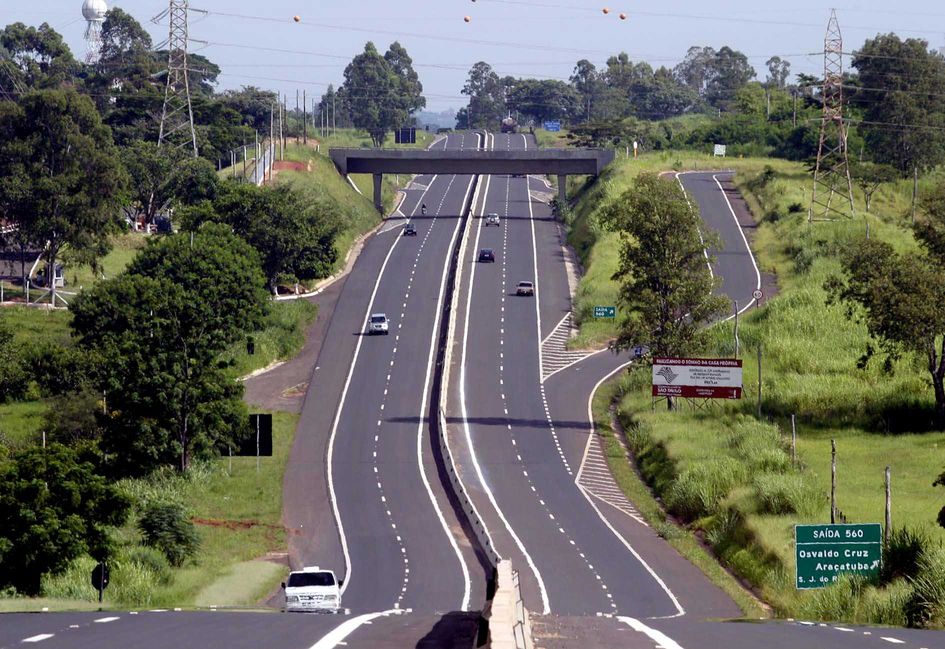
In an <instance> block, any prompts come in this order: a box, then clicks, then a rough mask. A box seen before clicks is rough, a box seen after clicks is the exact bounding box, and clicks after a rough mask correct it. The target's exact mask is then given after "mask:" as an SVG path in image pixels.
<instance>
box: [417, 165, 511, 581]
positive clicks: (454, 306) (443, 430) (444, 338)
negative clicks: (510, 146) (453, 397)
mask: <svg viewBox="0 0 945 649" xmlns="http://www.w3.org/2000/svg"><path fill="white" fill-rule="evenodd" d="M473 183H474V185H475V189H474V191H473V192H471V193H470V199H469V204H468V205H464V206H463V210H462V214H463V215H464V217H463V218H464V223H463V227H462V231H461V232H460V237H459V240H458V241H457V243H456V246H455V247H454V249H453V253H452V255H451V258H450V262H449V263H450V271H449V274H448V275H447V285H446V290H447V291H448V294H449V295H450V301H449V303H448V304H447V306H446V307H445V308H446V309H447V310H448V311H447V313H445V314H444V318H443V321H442V323H441V325H440V326H441V333H440V342H439V350H438V353H437V373H436V376H435V382H434V387H433V389H434V391H435V392H434V394H436V395H437V396H436V401H437V426H436V430H434V431H433V434H436V436H437V441H438V443H439V448H440V453H441V455H442V457H443V466H444V468H445V470H446V474H447V476H448V477H449V480H450V484H451V485H452V487H453V492H454V494H455V496H456V500H457V502H458V503H459V505H460V506H461V507H462V509H463V514H464V515H465V517H466V520H467V522H468V524H469V528H470V530H471V531H472V533H473V535H474V536H475V539H476V541H477V542H478V544H479V549H480V550H481V551H482V553H483V555H484V556H485V557H486V559H487V560H488V561H489V563H490V564H491V565H492V567H493V568H495V566H496V564H497V563H498V561H499V555H498V553H497V552H496V551H495V548H494V546H493V543H492V539H491V537H490V536H489V531H488V530H487V529H486V526H485V524H484V523H483V522H482V518H481V517H480V515H479V511H478V510H477V509H476V505H475V504H474V503H473V501H472V499H471V498H470V497H469V494H468V493H467V491H466V486H465V485H464V484H463V481H462V478H461V477H460V476H459V472H458V471H457V468H456V461H455V458H454V454H453V451H452V449H451V448H450V443H449V430H448V428H447V426H448V423H447V420H446V410H447V402H448V399H449V381H450V367H451V366H452V362H453V340H454V337H455V332H456V314H457V312H458V306H459V295H458V291H457V290H456V288H457V287H456V284H457V277H458V275H459V265H460V263H462V259H463V258H464V256H465V252H466V241H467V240H468V238H469V237H468V234H469V228H470V226H471V224H472V218H471V217H472V214H471V212H472V209H473V206H474V205H475V202H476V197H477V196H478V194H479V177H478V176H477V177H475V178H474V180H473Z"/></svg>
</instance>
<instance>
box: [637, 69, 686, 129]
mask: <svg viewBox="0 0 945 649" xmlns="http://www.w3.org/2000/svg"><path fill="white" fill-rule="evenodd" d="M698 99H699V97H698V95H697V94H696V93H694V92H693V91H692V90H691V89H690V88H688V87H687V86H684V85H682V84H680V83H679V82H678V81H677V80H676V78H675V77H674V76H673V73H672V71H671V70H669V69H668V68H665V67H662V68H659V69H658V70H656V71H655V72H654V73H653V74H652V75H650V76H647V77H645V78H641V79H638V80H636V81H634V82H633V83H631V84H630V105H631V106H632V108H633V114H634V115H635V116H637V117H640V118H642V119H648V120H660V119H668V118H670V117H675V116H676V115H682V114H683V113H685V112H686V111H688V110H690V109H691V108H692V107H693V106H694V105H695V104H696V103H697V102H698Z"/></svg>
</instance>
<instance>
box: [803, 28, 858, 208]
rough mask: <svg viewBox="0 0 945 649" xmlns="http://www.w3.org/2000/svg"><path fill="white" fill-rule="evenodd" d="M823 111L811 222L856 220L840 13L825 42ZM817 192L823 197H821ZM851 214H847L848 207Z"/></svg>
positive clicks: (828, 31) (811, 200) (811, 205)
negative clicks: (835, 201)
mask: <svg viewBox="0 0 945 649" xmlns="http://www.w3.org/2000/svg"><path fill="white" fill-rule="evenodd" d="M823 102H824V110H823V117H822V118H821V121H820V143H819V144H818V146H817V164H816V165H815V167H814V188H813V191H812V192H811V199H810V207H809V208H808V211H807V220H808V222H809V223H810V222H813V221H832V220H834V217H836V216H843V217H846V216H849V217H851V218H852V217H854V216H856V208H855V207H854V205H853V181H852V180H851V179H850V162H849V159H848V157H847V128H846V125H845V124H844V123H843V36H842V35H841V33H840V25H839V23H838V22H837V12H836V10H835V9H831V10H830V21H829V22H828V23H827V35H826V36H825V38H824V89H823ZM818 189H819V190H820V194H819V195H818ZM834 194H838V196H837V198H838V199H843V204H844V205H843V207H842V208H838V207H837V206H835V205H832V204H831V203H832V202H833V198H834ZM847 202H849V204H850V213H849V214H847V213H846V212H845V207H846V203H847Z"/></svg>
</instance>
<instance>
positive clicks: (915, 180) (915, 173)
mask: <svg viewBox="0 0 945 649" xmlns="http://www.w3.org/2000/svg"><path fill="white" fill-rule="evenodd" d="M918 197H919V166H918V165H916V166H914V167H913V168H912V225H915V204H916V200H917V199H918Z"/></svg>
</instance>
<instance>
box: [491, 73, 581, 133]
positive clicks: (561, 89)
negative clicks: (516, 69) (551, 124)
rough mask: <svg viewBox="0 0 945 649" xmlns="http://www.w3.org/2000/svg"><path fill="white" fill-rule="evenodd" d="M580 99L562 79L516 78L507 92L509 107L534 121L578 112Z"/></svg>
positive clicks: (565, 116)
mask: <svg viewBox="0 0 945 649" xmlns="http://www.w3.org/2000/svg"><path fill="white" fill-rule="evenodd" d="M579 102H580V99H579V97H578V96H577V93H576V92H575V91H574V89H573V88H572V87H571V86H569V85H568V84H567V83H565V82H564V81H557V80H554V79H545V80H537V79H518V80H516V82H515V85H514V86H513V89H512V90H511V91H510V93H509V102H508V103H509V107H510V108H511V109H512V110H515V111H518V112H520V113H522V115H523V116H525V117H526V118H528V119H531V120H533V121H535V122H536V123H542V122H544V121H546V120H553V119H559V120H560V119H568V118H570V117H571V116H572V115H575V114H579V112H580V111H579V105H580V104H579Z"/></svg>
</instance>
